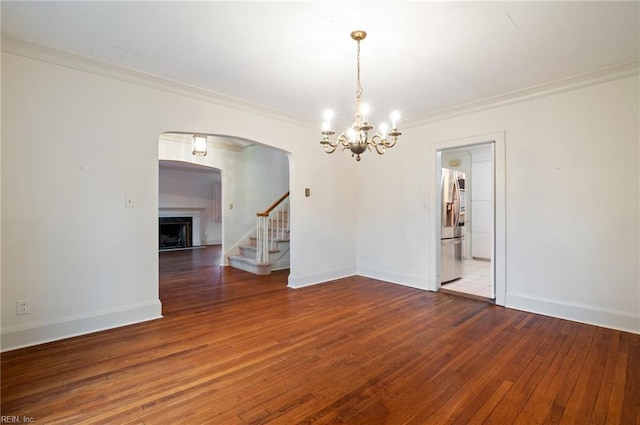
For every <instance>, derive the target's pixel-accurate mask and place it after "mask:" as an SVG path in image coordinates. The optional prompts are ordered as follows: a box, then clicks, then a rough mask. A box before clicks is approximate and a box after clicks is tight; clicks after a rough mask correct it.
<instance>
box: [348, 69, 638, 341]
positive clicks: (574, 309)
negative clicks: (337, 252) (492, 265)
mask: <svg viewBox="0 0 640 425" xmlns="http://www.w3.org/2000/svg"><path fill="white" fill-rule="evenodd" d="M638 93H639V78H638V76H634V77H628V78H623V79H619V80H614V81H610V82H605V83H601V84H596V85H592V86H589V87H586V88H581V89H576V90H573V91H567V92H563V93H558V94H554V95H550V96H546V97H540V98H537V99H533V100H527V101H522V102H520V103H516V104H512V105H509V106H503V107H496V108H494V109H489V110H485V111H482V112H476V113H471V114H468V115H463V116H459V117H455V118H451V119H446V120H442V121H439V122H434V123H430V124H424V125H420V126H416V127H413V128H408V129H405V130H404V131H403V136H402V138H401V139H400V141H399V142H398V145H397V146H396V147H395V148H393V149H392V150H390V151H388V152H387V153H386V154H385V156H384V157H383V158H382V159H380V158H373V157H367V158H363V160H362V162H361V164H358V165H359V167H358V175H357V181H358V183H359V190H358V192H357V200H358V214H357V217H358V229H359V232H358V248H357V249H358V255H357V258H358V272H359V273H361V274H366V275H368V276H372V277H377V278H380V279H389V280H392V281H396V282H398V283H402V284H405V285H410V286H417V287H422V288H428V287H429V281H428V276H429V274H430V273H431V270H430V269H429V264H430V263H431V262H433V259H430V258H429V255H430V249H429V244H430V243H431V241H432V239H433V238H434V229H433V228H430V227H429V226H428V225H427V223H428V221H429V218H430V216H433V215H434V214H435V210H434V209H435V208H436V206H435V205H429V204H428V203H427V200H428V199H429V195H428V194H427V192H428V190H429V183H428V179H429V176H430V175H431V173H432V172H433V170H432V169H431V168H432V161H431V160H430V158H429V157H428V156H429V155H428V153H429V148H430V146H431V145H432V144H435V143H441V142H443V141H447V140H454V139H463V138H467V139H472V138H473V136H475V135H482V134H489V133H496V132H501V131H504V134H505V135H506V252H507V254H506V305H507V306H508V307H513V308H518V309H523V310H528V311H533V312H538V313H542V314H549V315H553V316H558V317H565V318H569V319H572V320H577V321H582V322H587V323H594V324H598V325H602V326H608V327H612V328H619V329H625V330H630V331H633V332H640V285H639V281H640V276H639V269H638V260H639V258H640V251H639V237H638V236H639V234H640V233H639V232H640V229H639V207H638V206H639V203H640V202H639V192H640V190H639V179H640V176H639V171H638V169H639V165H638V158H639V143H640V142H639V140H640V137H639V136H640V135H639V118H638V117H639V116H640V111H639V99H638V96H639V95H638ZM360 165H361V166H360ZM366 229H375V231H370V232H369V231H366Z"/></svg>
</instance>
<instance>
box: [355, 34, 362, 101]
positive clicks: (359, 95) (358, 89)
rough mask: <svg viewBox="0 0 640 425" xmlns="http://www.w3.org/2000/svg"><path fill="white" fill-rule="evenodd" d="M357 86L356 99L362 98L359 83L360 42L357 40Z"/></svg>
mask: <svg viewBox="0 0 640 425" xmlns="http://www.w3.org/2000/svg"><path fill="white" fill-rule="evenodd" d="M357 64H358V66H357V70H358V72H357V86H356V98H358V99H360V98H361V97H362V84H361V83H360V40H358V55H357Z"/></svg>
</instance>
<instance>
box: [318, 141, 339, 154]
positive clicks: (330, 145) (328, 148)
mask: <svg viewBox="0 0 640 425" xmlns="http://www.w3.org/2000/svg"><path fill="white" fill-rule="evenodd" d="M320 144H322V148H323V149H324V151H325V152H326V153H334V152H335V151H336V149H337V147H338V145H337V144H336V145H334V144H333V143H323V142H320Z"/></svg>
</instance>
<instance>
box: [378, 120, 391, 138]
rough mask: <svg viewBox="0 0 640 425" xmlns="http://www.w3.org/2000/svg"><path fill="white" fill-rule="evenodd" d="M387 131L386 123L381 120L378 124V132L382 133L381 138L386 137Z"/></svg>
mask: <svg viewBox="0 0 640 425" xmlns="http://www.w3.org/2000/svg"><path fill="white" fill-rule="evenodd" d="M387 131H389V126H388V125H387V123H386V122H383V123H382V124H380V134H381V135H382V138H383V139H386V138H387Z"/></svg>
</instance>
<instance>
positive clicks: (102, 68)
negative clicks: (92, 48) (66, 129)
mask: <svg viewBox="0 0 640 425" xmlns="http://www.w3.org/2000/svg"><path fill="white" fill-rule="evenodd" d="M1 43H2V46H1V47H2V51H3V52H6V53H11V54H14V55H17V56H22V57H26V58H30V59H34V60H38V61H42V62H47V63H50V64H54V65H59V66H63V67H66V68H70V69H74V70H78V71H82V72H87V73H90V74H94V75H99V76H102V77H107V78H111V79H114V80H119V81H123V82H127V83H132V84H137V85H139V86H143V87H147V88H152V89H157V90H162V91H165V92H169V93H173V94H178V95H181V96H187V97H190V98H193V99H197V100H202V101H205V102H209V103H213V104H216V105H219V106H224V107H228V108H233V109H237V110H240V111H243V112H248V113H252V114H258V115H262V116H265V117H268V118H272V119H276V120H279V121H285V122H287V123H290V124H295V125H300V126H303V127H309V128H315V127H316V123H314V122H312V121H311V120H308V119H306V118H303V117H300V116H297V115H294V114H290V113H287V112H283V111H279V110H276V109H273V108H269V107H266V106H263V105H258V104H255V103H251V102H247V101H244V100H241V99H237V98H234V97H231V96H225V95H223V94H220V93H216V92H213V91H210V90H206V89H203V88H200V87H195V86H192V85H189V84H185V83H182V82H179V81H175V80H171V79H168V78H164V77H159V76H157V75H154V74H150V73H145V72H141V71H137V70H134V69H131V68H126V67H122V66H119V65H114V64H111V63H108V62H103V61H100V60H97V59H93V58H89V57H85V56H80V55H77V54H75V53H71V52H68V51H64V50H59V49H54V48H52V47H48V46H43V45H41V44H36V43H31V42H29V41H25V40H21V39H18V38H15V37H11V36H8V35H4V34H2V36H1Z"/></svg>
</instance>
